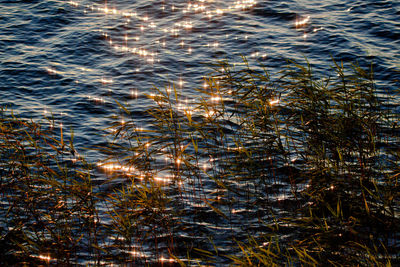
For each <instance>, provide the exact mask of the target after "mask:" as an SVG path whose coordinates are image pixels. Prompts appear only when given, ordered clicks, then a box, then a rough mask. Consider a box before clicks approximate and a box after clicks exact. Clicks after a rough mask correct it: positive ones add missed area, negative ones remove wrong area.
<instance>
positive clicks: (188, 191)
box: [0, 59, 400, 266]
mask: <svg viewBox="0 0 400 267" xmlns="http://www.w3.org/2000/svg"><path fill="white" fill-rule="evenodd" d="M331 70H332V71H331V72H330V73H327V74H326V75H325V76H322V75H316V74H315V72H314V71H313V68H312V66H311V64H309V63H308V62H307V61H305V62H302V63H299V62H294V61H288V62H286V63H285V65H284V66H283V67H282V69H281V71H280V72H279V73H278V74H277V75H278V77H275V78H274V77H271V76H270V74H269V72H268V71H267V70H266V68H263V67H256V66H253V67H251V66H250V64H249V63H248V62H247V61H246V60H245V59H244V64H243V65H240V66H236V67H235V66H233V65H231V64H229V63H228V62H224V61H223V62H219V63H217V64H215V66H214V68H213V71H212V72H211V73H210V74H209V75H207V76H206V77H205V78H204V84H203V85H202V86H199V88H197V97H196V98H194V99H188V98H187V97H186V96H184V95H183V94H182V92H181V91H180V90H179V89H178V88H176V87H175V86H174V85H173V84H171V85H168V86H166V88H164V89H159V88H154V90H153V91H152V92H151V93H149V94H148V98H149V99H152V100H153V101H154V105H153V106H152V107H150V108H149V110H147V111H146V114H147V115H146V116H148V117H146V119H149V120H150V119H151V123H149V124H148V125H146V126H145V127H141V126H140V125H139V124H138V120H137V118H136V117H135V116H136V114H135V113H134V112H131V111H130V107H129V106H128V105H125V104H123V103H121V102H119V101H116V106H118V107H119V109H120V115H119V116H114V117H113V118H114V122H113V123H112V124H111V125H110V127H109V128H108V129H106V132H108V135H107V136H105V137H104V138H105V139H106V138H108V141H109V142H108V144H107V145H104V146H101V147H98V148H97V149H98V150H99V152H101V153H102V154H103V155H107V157H106V158H105V159H104V160H102V161H100V162H97V163H96V166H97V167H96V168H93V166H91V165H90V164H88V163H87V162H86V161H85V160H84V159H83V158H82V157H80V156H79V154H78V152H77V151H76V149H75V147H74V145H73V143H74V142H73V133H72V132H70V133H68V131H65V129H63V128H59V127H58V128H57V127H55V122H54V120H52V119H51V118H50V119H49V120H48V121H46V120H45V121H44V122H42V123H36V122H33V121H28V120H23V119H20V118H17V117H16V116H13V115H12V114H11V113H8V112H6V111H5V110H4V111H2V113H1V119H0V130H1V131H0V151H1V157H0V164H1V165H0V167H1V169H0V172H1V184H0V186H1V203H2V204H1V205H2V206H1V207H2V209H1V212H2V217H1V226H0V227H1V239H0V242H1V243H0V246H1V247H2V248H4V249H3V250H2V253H1V258H0V261H2V262H5V263H7V264H22V263H23V262H30V263H36V264H61V265H76V264H81V265H84V264H87V263H88V264H93V265H102V264H110V263H117V264H131V265H147V266H148V265H180V266H186V265H188V266H191V265H196V264H200V265H201V264H214V265H239V266H282V265H288V266H299V265H301V266H303V265H307V266H308V265H310V266H317V265H332V266H342V265H362V266H370V265H378V266H383V265H385V266H390V265H391V264H392V265H396V264H397V263H398V262H399V255H398V248H399V239H400V238H399V225H400V224H399V223H400V222H399V219H400V218H399V214H400V213H399V212H400V210H399V207H400V206H399V200H400V195H399V192H400V191H399V178H400V168H399V162H400V152H399V151H400V149H399V147H400V145H399V144H400V142H399V141H400V140H399V139H400V128H399V127H400V126H399V123H398V121H399V114H398V113H396V105H394V104H393V103H396V99H397V98H398V93H396V92H393V95H392V96H391V97H388V98H386V99H385V98H382V94H378V88H376V84H375V82H374V80H373V73H372V69H363V68H361V67H360V66H358V65H357V64H352V65H351V64H347V65H346V64H343V63H342V62H336V61H333V62H332V69H331ZM110 137H111V138H110ZM99 171H101V172H103V175H104V178H103V179H104V180H102V182H98V181H96V182H94V181H93V175H94V174H96V173H97V174H100V173H99Z"/></svg>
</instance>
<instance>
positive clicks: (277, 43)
mask: <svg viewBox="0 0 400 267" xmlns="http://www.w3.org/2000/svg"><path fill="white" fill-rule="evenodd" d="M0 25H1V27H0V62H1V65H0V105H1V106H8V107H10V108H12V109H14V110H15V111H16V112H17V113H19V114H21V115H22V116H23V117H28V118H31V117H32V118H35V119H38V120H43V118H44V117H45V116H46V117H49V116H54V118H55V121H54V122H55V125H54V127H55V128H60V127H63V128H67V129H68V128H73V129H74V132H75V142H76V144H75V146H76V147H77V148H78V150H79V152H80V153H81V154H83V155H85V156H86V157H87V158H89V160H91V161H96V160H98V159H99V158H100V159H101V158H103V157H105V155H102V154H101V153H100V154H99V152H97V151H95V150H92V149H89V150H86V149H84V148H92V147H95V146H97V145H104V144H105V142H106V140H105V137H104V136H102V135H101V134H102V131H101V130H102V129H105V128H107V127H108V126H109V124H110V123H111V122H112V120H113V119H112V118H111V117H112V116H113V115H119V114H120V113H119V108H118V105H117V104H116V103H115V100H118V101H119V102H121V103H124V104H128V105H129V106H130V109H131V110H132V111H133V114H134V117H135V120H136V122H137V123H138V125H139V126H143V127H146V125H147V124H148V123H149V118H148V116H146V114H145V112H144V111H145V110H146V109H148V108H149V107H151V105H153V102H152V101H151V100H149V99H148V98H147V97H146V94H150V93H152V90H151V88H153V87H154V86H157V87H164V86H166V85H167V84H168V83H170V82H172V83H174V84H175V85H176V88H177V89H178V90H180V91H182V92H183V95H184V96H185V97H186V98H187V99H194V98H196V90H195V89H196V88H198V87H202V85H203V82H202V77H203V76H204V75H205V74H206V73H208V72H209V71H210V68H209V63H213V62H216V61H217V60H223V59H228V60H229V61H230V62H231V63H237V64H243V63H242V60H241V56H242V55H243V56H246V57H247V58H248V60H249V61H250V62H251V63H255V62H260V63H262V64H264V65H265V66H266V67H267V68H268V69H269V70H270V71H271V72H272V73H276V72H278V71H279V70H280V66H281V65H283V64H284V59H288V58H289V59H297V60H303V59H304V57H306V58H307V59H308V60H309V61H310V62H311V63H312V64H314V68H315V69H316V70H318V71H319V72H322V73H323V72H324V70H327V69H329V66H330V65H331V64H332V61H331V58H335V59H337V60H343V61H345V62H354V61H358V62H359V63H360V64H361V65H363V66H369V65H370V64H371V63H373V64H374V70H375V75H376V80H377V84H378V85H380V86H381V88H382V90H383V91H385V92H388V93H390V91H391V90H395V89H396V88H398V85H399V82H398V80H399V79H400V75H399V72H398V71H399V69H400V2H399V1H395V0H388V1H383V0H374V1H373V0H367V1H350V0H326V1H320V0H319V1H316V0H307V1H305V0H304V1H302V0H297V1H296V0H291V1H273V0H271V1H258V2H255V1H249V0H247V1H211V0H203V1H152V0H151V1H148V0H140V1H127V0H118V1H117V0H115V1H111V0H108V1H104V0H102V1H50V0H42V1H1V0H0ZM396 79H397V81H396ZM395 101H396V100H395ZM66 131H68V130H66ZM210 190H211V191H212V188H211V189H210ZM211 193H212V192H211ZM276 197H277V199H279V196H276ZM193 208H196V209H201V208H202V207H200V206H196V203H193ZM242 211H243V210H240V209H239V210H237V211H236V213H238V214H240V213H241V212H242ZM207 214H208V213H207ZM254 218H255V217H254ZM255 223H256V222H255ZM198 226H199V227H200V228H201V227H203V228H206V229H207V231H209V233H210V235H216V234H220V235H227V236H228V235H230V231H229V229H228V228H227V230H226V231H225V230H224V228H223V226H221V227H220V228H216V227H215V226H214V225H205V224H200V223H199V224H198ZM238 229H239V228H238ZM231 230H232V229H231ZM239 231H240V229H239V230H238V231H237V232H239ZM221 240H224V238H221ZM226 247H229V246H226Z"/></svg>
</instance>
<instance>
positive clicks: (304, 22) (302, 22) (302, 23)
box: [295, 16, 311, 28]
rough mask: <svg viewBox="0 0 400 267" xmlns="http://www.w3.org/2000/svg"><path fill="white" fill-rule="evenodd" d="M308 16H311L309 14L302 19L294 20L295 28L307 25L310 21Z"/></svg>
mask: <svg viewBox="0 0 400 267" xmlns="http://www.w3.org/2000/svg"><path fill="white" fill-rule="evenodd" d="M310 18H311V17H310V16H307V17H305V18H304V19H302V20H296V22H295V26H296V28H301V27H304V26H305V25H307V24H308V23H309V22H310Z"/></svg>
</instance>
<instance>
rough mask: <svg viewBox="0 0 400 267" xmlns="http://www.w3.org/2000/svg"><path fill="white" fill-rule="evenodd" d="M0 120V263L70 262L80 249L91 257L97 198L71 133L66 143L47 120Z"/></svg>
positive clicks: (6, 114)
mask: <svg viewBox="0 0 400 267" xmlns="http://www.w3.org/2000/svg"><path fill="white" fill-rule="evenodd" d="M0 116H1V117H0V192H1V195H0V198H1V209H0V212H1V215H0V247H1V249H0V262H1V264H2V265H24V264H28V265H30V264H73V263H74V262H79V261H81V260H83V259H82V257H81V256H80V255H81V254H82V252H83V251H85V252H86V253H87V255H88V256H89V255H91V256H94V258H96V256H95V255H96V249H94V246H95V245H96V237H95V236H96V235H97V232H96V231H97V230H96V229H97V226H96V211H95V204H96V203H95V202H96V200H95V197H94V194H93V191H92V183H91V179H90V173H89V167H88V165H87V163H86V162H85V161H84V160H83V159H82V158H80V157H79V156H78V154H77V153H76V151H75V149H74V146H73V134H71V135H70V138H69V140H68V139H67V138H65V134H64V135H63V132H62V129H61V131H60V129H54V128H53V125H54V121H52V120H50V119H49V121H48V122H49V124H39V123H35V122H33V121H28V120H23V119H20V118H18V117H16V116H14V115H13V114H12V113H9V112H7V111H6V110H4V109H2V110H1V111H0ZM46 125H47V126H46ZM49 125H50V126H49Z"/></svg>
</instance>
